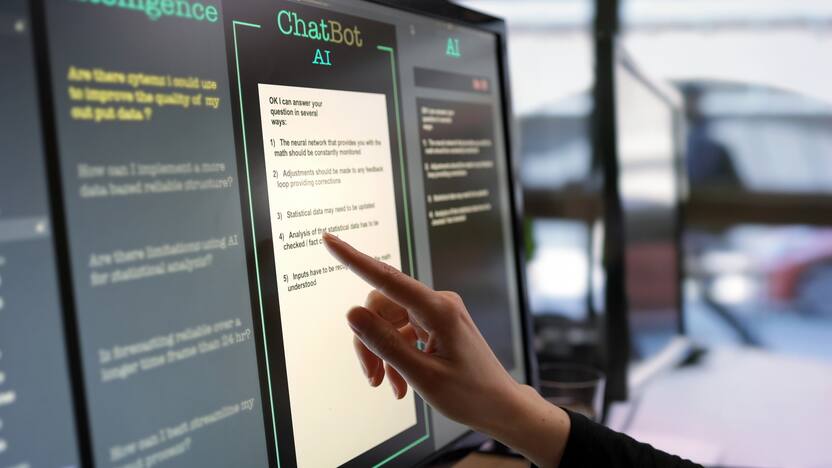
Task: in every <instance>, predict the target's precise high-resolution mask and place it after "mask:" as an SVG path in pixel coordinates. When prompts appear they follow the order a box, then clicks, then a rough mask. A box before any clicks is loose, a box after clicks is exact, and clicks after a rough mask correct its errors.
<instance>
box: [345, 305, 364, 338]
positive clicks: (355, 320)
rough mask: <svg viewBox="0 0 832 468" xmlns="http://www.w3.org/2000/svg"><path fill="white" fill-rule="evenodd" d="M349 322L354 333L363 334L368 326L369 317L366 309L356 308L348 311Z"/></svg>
mask: <svg viewBox="0 0 832 468" xmlns="http://www.w3.org/2000/svg"><path fill="white" fill-rule="evenodd" d="M347 324H348V325H349V326H350V328H351V329H352V331H353V333H355V334H356V335H358V336H362V335H363V333H362V332H363V330H364V329H365V328H366V324H367V317H366V316H365V315H364V311H362V310H361V309H359V308H355V309H352V310H350V311H349V312H347Z"/></svg>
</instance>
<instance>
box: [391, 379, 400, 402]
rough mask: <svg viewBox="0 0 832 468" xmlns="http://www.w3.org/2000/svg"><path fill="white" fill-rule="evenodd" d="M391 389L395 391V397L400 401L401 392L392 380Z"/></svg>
mask: <svg viewBox="0 0 832 468" xmlns="http://www.w3.org/2000/svg"><path fill="white" fill-rule="evenodd" d="M390 387H391V388H392V389H393V396H394V397H396V399H397V400H398V399H399V390H398V389H397V388H396V386H395V385H394V384H393V380H390Z"/></svg>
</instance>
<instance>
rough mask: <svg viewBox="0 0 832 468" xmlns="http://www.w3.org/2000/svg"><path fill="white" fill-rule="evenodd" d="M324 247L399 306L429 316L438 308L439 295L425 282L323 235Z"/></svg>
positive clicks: (328, 234)
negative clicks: (436, 305) (437, 296)
mask: <svg viewBox="0 0 832 468" xmlns="http://www.w3.org/2000/svg"><path fill="white" fill-rule="evenodd" d="M324 244H326V247H327V248H328V249H329V251H330V253H332V255H334V256H335V258H337V259H338V260H340V261H341V262H342V263H343V264H344V265H346V266H347V267H348V268H349V269H350V270H352V271H353V272H354V273H355V274H357V275H358V276H360V277H361V278H363V279H364V281H366V282H368V283H370V285H372V286H373V287H375V288H376V289H378V290H379V291H381V292H382V293H383V294H384V295H385V296H387V297H388V298H390V299H392V300H393V301H395V302H397V303H398V304H399V305H401V306H403V307H405V308H407V309H408V310H411V311H414V312H416V313H417V314H419V315H424V314H429V313H430V311H431V310H433V308H434V307H435V302H436V301H435V296H436V292H435V291H434V290H433V289H431V288H429V287H427V286H425V285H424V284H423V283H421V282H419V281H417V280H415V279H413V278H411V277H409V276H407V275H405V274H404V273H402V272H400V271H399V270H397V269H395V268H393V267H392V266H390V265H388V264H386V263H384V262H380V261H378V260H376V259H374V258H373V257H370V256H369V255H367V254H364V253H362V252H359V251H358V250H356V249H355V248H354V247H353V246H351V245H349V244H347V243H346V242H344V241H343V240H341V239H339V238H338V237H336V236H334V235H332V234H330V233H325V234H324Z"/></svg>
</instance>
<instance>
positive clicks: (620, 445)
mask: <svg viewBox="0 0 832 468" xmlns="http://www.w3.org/2000/svg"><path fill="white" fill-rule="evenodd" d="M567 413H569V419H570V421H571V422H572V428H571V429H570V431H569V440H567V442H566V448H565V449H564V452H563V457H562V458H561V462H560V468H583V467H588V466H592V467H607V468H690V467H699V468H701V465H698V464H696V463H693V462H691V461H688V460H684V459H682V458H679V457H677V456H675V455H669V454H667V453H664V452H662V451H661V450H657V449H654V448H653V447H651V446H650V445H647V444H642V443H641V442H637V441H636V440H634V439H632V438H630V437H628V436H626V435H624V434H621V433H619V432H615V431H613V430H611V429H609V428H607V427H605V426H602V425H600V424H596V423H594V422H592V421H590V420H589V419H587V418H586V417H584V416H581V415H580V414H576V413H573V412H571V411H567Z"/></svg>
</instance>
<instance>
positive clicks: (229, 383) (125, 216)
mask: <svg viewBox="0 0 832 468" xmlns="http://www.w3.org/2000/svg"><path fill="white" fill-rule="evenodd" d="M12 7H15V8H17V9H16V10H14V11H12V10H13V8H12ZM30 7H31V8H30ZM7 9H8V10H9V11H6V10H7ZM30 9H31V11H30ZM30 13H31V20H30V19H29V15H30ZM438 13H439V12H438V11H437V12H433V13H431V14H428V13H425V12H421V13H419V12H415V11H412V10H407V9H405V8H402V7H396V6H391V5H388V4H387V2H368V1H355V0H329V1H317V0H316V1H284V0H269V1H265V0H234V1H221V0H206V1H194V0H161V1H156V0H112V1H105V0H39V1H37V2H33V3H32V4H31V5H28V2H23V1H17V0H15V1H12V2H10V3H9V5H4V6H3V7H0V15H2V16H0V20H2V22H1V23H0V27H3V28H5V29H3V30H2V31H0V47H2V48H3V50H4V51H5V50H8V51H10V53H9V54H6V53H4V54H3V55H2V57H0V60H2V61H3V63H4V65H6V62H9V64H8V65H9V67H8V68H7V67H5V66H4V71H3V75H2V80H3V83H6V82H8V83H10V84H11V85H10V86H4V87H3V91H2V92H3V93H5V92H6V91H5V90H6V89H15V90H16V91H15V92H14V93H12V94H10V97H9V99H10V100H9V101H8V102H9V103H10V106H5V105H4V108H3V109H2V111H0V112H2V118H3V119H4V120H3V121H4V122H6V121H8V122H9V125H4V126H3V127H2V128H0V138H2V141H3V142H4V148H5V147H6V144H7V142H8V145H13V146H14V148H15V150H14V151H12V152H10V153H8V154H11V156H7V155H6V153H4V154H3V159H2V160H0V164H2V167H3V168H6V167H7V166H8V168H9V169H8V170H3V171H2V172H0V180H2V181H3V185H2V187H0V190H2V191H3V193H4V194H5V193H6V191H7V189H8V191H9V193H10V195H9V196H8V197H6V196H4V197H3V199H2V201H1V202H0V279H1V280H0V339H2V342H0V461H2V463H0V464H5V462H6V461H7V460H8V461H10V462H12V465H13V466H41V465H51V466H104V467H125V468H128V467H130V468H133V467H135V468H139V467H143V468H146V467H151V466H199V467H226V466H248V467H258V466H263V467H265V466H284V467H286V466H288V467H291V466H302V467H330V466H331V467H335V466H354V467H358V466H362V467H363V466H414V465H418V464H420V463H423V462H424V461H425V460H427V459H429V458H431V457H432V456H434V455H435V454H437V453H438V452H440V451H441V450H442V449H443V448H445V447H447V446H448V444H449V443H451V442H452V441H454V440H455V439H457V438H458V437H460V436H461V435H463V434H465V433H466V432H467V429H466V428H464V427H462V426H459V425H457V424H455V423H453V422H451V421H450V420H447V419H445V418H444V417H442V416H441V415H440V414H438V413H436V412H434V411H432V410H431V408H430V407H429V406H428V405H427V404H426V403H425V402H424V401H423V400H422V399H421V398H420V397H419V395H418V394H416V393H415V392H412V391H410V392H408V394H407V395H406V396H405V397H404V398H402V399H396V398H394V397H393V395H392V392H391V391H390V389H389V388H387V386H386V385H385V386H382V387H381V388H371V387H370V386H369V385H368V384H367V381H366V379H365V378H364V376H363V373H362V371H361V368H360V364H359V363H358V360H357V359H356V358H355V356H354V352H353V343H352V340H353V334H352V331H351V330H350V328H349V327H348V325H347V323H346V320H345V313H346V312H347V310H348V309H349V308H350V307H352V306H354V305H357V304H363V303H364V300H365V298H366V296H367V294H368V293H369V292H370V291H371V289H372V288H371V286H369V285H368V284H367V283H365V282H363V281H362V280H361V279H359V278H358V277H357V276H355V275H354V274H353V273H351V272H350V271H348V270H347V269H346V268H345V267H343V266H342V265H340V264H339V263H338V262H337V260H335V259H334V258H333V257H332V256H330V255H329V253H328V252H327V251H326V249H325V248H324V246H323V243H322V240H321V236H322V235H323V233H325V232H331V233H334V234H336V235H338V236H340V237H341V238H343V239H344V240H346V241H348V242H350V243H351V244H352V245H354V246H355V247H356V248H358V249H360V250H362V251H364V252H366V253H367V254H369V255H371V256H373V257H375V258H377V259H379V260H382V261H384V262H386V263H388V264H390V265H392V266H393V267H395V268H397V269H400V270H401V271H403V272H405V273H407V274H408V275H411V276H413V277H416V278H417V279H419V280H421V281H423V282H425V283H426V284H428V285H429V286H431V287H433V288H435V289H437V290H453V291H457V292H459V293H460V294H461V295H462V297H463V298H464V300H465V302H466V304H467V306H468V308H469V310H470V311H471V313H472V316H473V318H474V320H475V322H476V324H477V325H478V327H479V328H480V330H481V331H482V333H483V335H484V336H485V337H486V339H487V340H488V342H489V343H490V344H491V346H492V347H493V349H494V351H495V354H496V355H497V356H498V358H499V359H500V361H501V362H502V363H503V365H505V366H506V368H507V369H508V370H509V372H510V373H511V374H512V375H513V376H514V377H515V378H517V379H518V380H520V381H523V382H525V381H526V380H527V359H528V351H527V343H526V340H525V338H524V337H525V336H526V327H525V325H524V323H525V322H524V320H525V318H524V317H525V315H524V314H525V308H524V305H523V304H524V302H523V300H522V296H523V294H522V287H521V283H520V275H519V267H518V265H519V261H518V258H517V252H518V251H519V249H518V245H517V242H518V239H517V238H516V235H515V224H514V221H515V218H516V216H517V213H516V212H515V209H514V208H513V206H514V202H513V197H512V190H513V188H514V187H513V182H512V176H511V164H510V157H509V150H508V147H509V141H508V140H509V134H508V131H507V129H508V125H507V122H508V120H509V116H508V115H507V108H506V102H507V99H506V96H505V91H504V80H503V78H504V74H505V70H504V69H503V58H502V50H503V49H502V46H501V36H500V34H499V32H496V31H492V30H489V29H487V28H484V27H478V26H476V25H472V24H466V23H464V22H463V21H462V20H461V19H460V18H448V17H440V16H434V14H436V15H438ZM31 23H34V26H35V27H34V28H31V29H29V27H30V26H31ZM21 24H22V25H23V26H21ZM20 28H24V29H23V30H20ZM6 29H8V31H7V30H6ZM30 36H31V37H30ZM7 69H8V70H14V74H8V73H7V72H6V70H7ZM5 102H7V100H6V99H4V103H5ZM24 119H25V120H26V122H28V124H27V125H19V126H18V127H20V128H18V127H16V126H14V125H12V123H14V122H22V121H23V120H24ZM14 129H17V130H14ZM9 147H10V148H11V147H12V146H9ZM7 178H8V181H7V180H6V179H7ZM24 185H25V187H26V190H27V191H29V192H31V193H32V194H33V196H31V197H27V198H23V197H19V196H17V195H14V194H12V192H14V191H15V190H17V191H18V192H19V191H21V190H23V189H22V187H23V186H24ZM13 195H14V196H13ZM24 264H25V265H27V266H28V268H24V267H23V266H22V265H24ZM35 284H36V285H37V288H38V291H39V293H38V294H37V295H33V294H31V293H27V289H26V285H35ZM26 310H37V311H38V314H39V315H37V317H35V316H29V315H27V314H26V313H25V311H26ZM35 318H37V320H38V322H37V323H38V326H35V324H33V323H29V322H28V321H31V320H34V319H35ZM11 330H15V332H14V333H11V334H10V331H11ZM35 330H36V331H35ZM16 337H20V338H23V339H17V338H16ZM33 340H34V341H33ZM35 350H37V352H35ZM27 366H28V369H30V370H29V371H28V372H26V371H24V370H22V369H27ZM31 369H37V370H36V371H34V372H32V371H31ZM47 380H48V381H47ZM47 401H48V404H47ZM23 414H28V415H30V418H31V419H30V420H29V422H21V421H22V420H21V415H23ZM47 429H48V430H47ZM32 431H36V433H37V434H38V435H37V436H35V435H32ZM36 439H37V440H38V441H39V445H33V444H32V443H31V441H33V440H36ZM44 444H46V445H48V446H49V447H50V448H51V449H54V450H49V451H42V450H38V449H37V447H38V446H40V447H42V446H43V445H44ZM8 457H11V458H8Z"/></svg>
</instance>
